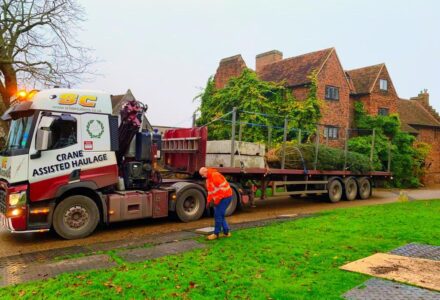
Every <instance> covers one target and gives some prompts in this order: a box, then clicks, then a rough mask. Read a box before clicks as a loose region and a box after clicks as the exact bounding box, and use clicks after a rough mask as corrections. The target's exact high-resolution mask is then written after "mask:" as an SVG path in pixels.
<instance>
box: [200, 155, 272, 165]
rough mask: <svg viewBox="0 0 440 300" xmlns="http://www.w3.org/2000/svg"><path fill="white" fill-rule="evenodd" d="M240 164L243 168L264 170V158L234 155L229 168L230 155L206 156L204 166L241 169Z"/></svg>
mask: <svg viewBox="0 0 440 300" xmlns="http://www.w3.org/2000/svg"><path fill="white" fill-rule="evenodd" d="M241 162H242V163H243V165H244V167H245V168H264V157H262V156H248V155H235V157H234V165H233V166H231V155H230V154H206V166H208V167H237V168H239V167H241Z"/></svg>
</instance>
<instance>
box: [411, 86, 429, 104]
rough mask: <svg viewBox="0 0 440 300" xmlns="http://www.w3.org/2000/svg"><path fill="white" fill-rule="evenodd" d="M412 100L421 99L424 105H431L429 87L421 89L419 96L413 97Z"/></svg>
mask: <svg viewBox="0 0 440 300" xmlns="http://www.w3.org/2000/svg"><path fill="white" fill-rule="evenodd" d="M411 100H416V101H419V102H420V104H422V105H423V106H424V107H428V106H429V93H428V90H427V89H424V90H423V91H420V93H419V94H418V95H417V97H411Z"/></svg>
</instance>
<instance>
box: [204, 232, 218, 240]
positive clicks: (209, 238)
mask: <svg viewBox="0 0 440 300" xmlns="http://www.w3.org/2000/svg"><path fill="white" fill-rule="evenodd" d="M206 239H207V240H208V241H213V240H216V239H218V234H215V233H213V234H210V235H208V236H207V237H206Z"/></svg>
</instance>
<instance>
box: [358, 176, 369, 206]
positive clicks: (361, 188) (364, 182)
mask: <svg viewBox="0 0 440 300" xmlns="http://www.w3.org/2000/svg"><path fill="white" fill-rule="evenodd" d="M358 194H359V198H360V199H362V200H365V199H368V198H370V196H371V182H370V179H368V178H367V177H361V178H359V180H358Z"/></svg>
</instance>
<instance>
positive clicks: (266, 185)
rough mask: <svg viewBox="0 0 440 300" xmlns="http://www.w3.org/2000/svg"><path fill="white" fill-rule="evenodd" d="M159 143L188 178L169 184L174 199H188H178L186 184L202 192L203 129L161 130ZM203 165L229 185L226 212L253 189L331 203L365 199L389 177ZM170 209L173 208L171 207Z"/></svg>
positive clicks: (167, 158)
mask: <svg viewBox="0 0 440 300" xmlns="http://www.w3.org/2000/svg"><path fill="white" fill-rule="evenodd" d="M162 143H163V144H162V150H163V152H164V153H165V159H164V161H165V164H166V165H167V167H169V168H171V170H173V171H174V172H182V173H186V174H190V177H189V179H187V180H185V181H183V182H180V183H178V185H177V186H175V185H171V188H175V189H176V192H177V198H176V200H177V201H179V202H186V201H188V199H182V196H181V195H182V194H181V193H180V192H179V190H180V189H181V188H182V187H184V186H185V185H190V184H191V185H192V184H196V185H198V186H200V187H201V188H203V191H204V194H205V195H206V191H205V188H204V185H203V181H201V179H200V178H199V177H198V174H197V171H198V169H199V168H200V167H202V166H205V158H206V143H207V132H206V128H188V129H175V130H169V131H168V132H166V133H165V136H164V139H163V140H162ZM231 161H233V158H231ZM207 167H214V168H216V169H217V170H218V171H219V172H220V173H222V174H223V175H225V176H226V177H227V179H228V181H229V183H230V184H231V186H232V188H233V201H232V202H231V204H230V206H229V207H228V209H227V211H226V214H227V215H231V214H233V213H234V212H235V210H236V209H237V208H239V207H244V206H247V205H251V204H253V200H254V199H255V198H256V194H257V193H256V191H257V190H259V191H260V192H259V194H260V198H261V199H263V200H265V199H268V198H269V197H268V193H267V191H268V190H271V193H270V196H298V195H319V196H326V198H327V199H328V201H330V202H332V203H335V202H338V201H340V200H349V201H352V200H356V199H367V198H369V197H370V196H371V195H372V191H373V187H374V186H375V185H376V183H378V182H379V181H384V180H387V179H390V178H391V176H392V174H391V172H387V171H371V172H366V173H357V172H352V171H348V170H345V171H344V170H308V169H307V168H306V167H304V168H303V169H286V168H284V169H281V168H269V167H267V168H252V167H251V168H246V167H218V166H209V165H208V166H207ZM191 197H192V196H191ZM191 197H189V198H191ZM191 199H192V198H191ZM190 207H194V205H190ZM171 209H172V210H176V209H175V208H174V207H171Z"/></svg>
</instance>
